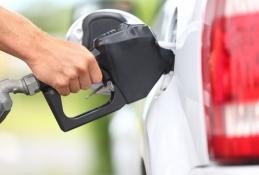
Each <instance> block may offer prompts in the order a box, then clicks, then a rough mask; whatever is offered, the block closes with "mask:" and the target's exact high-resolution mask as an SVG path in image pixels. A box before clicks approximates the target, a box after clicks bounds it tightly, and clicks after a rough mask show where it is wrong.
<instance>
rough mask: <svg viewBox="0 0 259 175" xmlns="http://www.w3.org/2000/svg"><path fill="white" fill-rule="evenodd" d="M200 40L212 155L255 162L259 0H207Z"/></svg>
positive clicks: (258, 111) (257, 148)
mask: <svg viewBox="0 0 259 175" xmlns="http://www.w3.org/2000/svg"><path fill="white" fill-rule="evenodd" d="M202 42H203V46H202V74H203V95H204V104H205V114H206V118H207V120H206V121H207V129H208V143H209V151H210V157H211V158H212V159H213V160H215V161H216V162H219V163H228V164H229V163H230V164H236V163H238V164H240V163H251V162H253V163H254V162H255V163H259V0H208V4H207V12H206V15H205V26H204V31H203V40H202Z"/></svg>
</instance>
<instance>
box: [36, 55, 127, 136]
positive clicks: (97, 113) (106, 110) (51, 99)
mask: <svg viewBox="0 0 259 175" xmlns="http://www.w3.org/2000/svg"><path fill="white" fill-rule="evenodd" d="M92 53H93V55H94V56H95V57H96V58H97V60H98V59H99V58H98V57H99V54H100V53H99V52H98V51H97V50H93V51H92ZM102 73H103V77H104V78H103V80H104V82H105V81H107V79H109V74H108V73H107V72H106V71H104V70H102ZM113 86H114V91H112V92H111V96H110V99H109V101H108V102H107V103H106V104H105V105H103V106H101V107H97V108H95V109H93V110H90V111H87V112H85V113H83V114H80V115H78V116H75V117H73V118H71V117H68V116H67V115H66V114H65V113H64V110H63V105H62V100H61V96H60V94H59V93H58V92H57V91H56V90H55V89H54V88H52V87H50V86H48V85H46V84H44V83H42V82H40V89H41V91H42V92H43V95H44V97H45V99H46V101H47V102H48V105H49V107H50V109H51V111H52V113H53V114H54V116H55V118H56V120H57V122H58V124H59V126H60V128H61V129H62V130H63V131H65V132H66V131H69V130H71V129H74V128H77V127H79V126H81V125H84V124H86V123H89V122H91V121H93V120H96V119H98V118H101V117H103V116H105V115H107V114H110V113H112V112H114V111H116V110H118V109H120V108H121V107H123V106H124V105H125V104H126V102H125V99H124V98H123V95H122V93H121V92H120V90H119V89H118V87H117V86H116V85H113Z"/></svg>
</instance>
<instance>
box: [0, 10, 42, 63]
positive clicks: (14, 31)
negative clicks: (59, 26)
mask: <svg viewBox="0 0 259 175" xmlns="http://www.w3.org/2000/svg"><path fill="white" fill-rule="evenodd" d="M45 35H46V34H45V33H44V32H42V31H41V30H40V29H38V28H37V27H36V26H35V25H33V24H32V23H31V22H30V21H29V20H27V19H26V18H24V17H22V16H21V15H19V14H16V13H14V12H10V11H8V10H6V9H4V8H2V7H1V6H0V50H2V51H4V52H6V53H9V54H11V55H14V56H16V57H18V58H21V59H23V60H28V59H30V58H31V57H33V56H32V55H33V54H34V53H33V52H35V50H39V48H37V47H39V45H40V44H39V43H40V41H41V40H43V38H45Z"/></svg>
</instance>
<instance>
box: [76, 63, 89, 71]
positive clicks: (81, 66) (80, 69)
mask: <svg viewBox="0 0 259 175" xmlns="http://www.w3.org/2000/svg"><path fill="white" fill-rule="evenodd" d="M77 70H78V72H79V73H86V72H87V66H85V64H78V65H77Z"/></svg>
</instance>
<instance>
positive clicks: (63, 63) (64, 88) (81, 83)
mask: <svg viewBox="0 0 259 175" xmlns="http://www.w3.org/2000/svg"><path fill="white" fill-rule="evenodd" d="M37 40H38V41H36V42H35V45H34V46H32V49H31V50H30V51H29V54H28V55H29V56H28V57H27V58H26V59H24V61H25V62H26V63H27V64H28V65H29V67H30V68H31V70H32V72H33V73H34V75H35V76H36V77H37V78H38V79H39V80H41V81H42V82H44V83H46V84H48V85H49V86H51V87H53V88H55V89H56V90H57V91H58V92H59V93H60V94H61V95H64V96H66V95H69V94H70V93H71V92H72V93H76V92H78V91H79V90H80V89H87V88H89V87H90V85H91V84H95V83H99V82H101V81H102V73H101V70H100V68H99V66H98V63H97V61H96V59H95V57H94V56H93V55H92V53H91V52H90V51H88V50H87V49H86V48H85V47H84V46H82V45H79V44H75V43H72V42H68V41H65V40H61V39H57V38H54V37H52V36H49V35H47V34H46V35H45V36H44V37H40V39H37ZM39 43H40V44H39Z"/></svg>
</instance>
